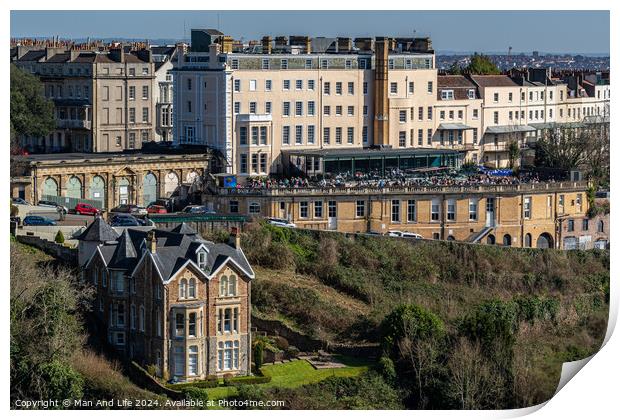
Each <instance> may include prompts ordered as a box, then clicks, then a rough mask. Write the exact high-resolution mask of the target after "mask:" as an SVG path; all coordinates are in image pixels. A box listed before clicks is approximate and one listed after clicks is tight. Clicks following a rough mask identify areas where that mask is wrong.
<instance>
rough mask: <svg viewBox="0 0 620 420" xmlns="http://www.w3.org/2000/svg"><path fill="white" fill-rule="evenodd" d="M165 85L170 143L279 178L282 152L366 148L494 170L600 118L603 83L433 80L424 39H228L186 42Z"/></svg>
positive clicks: (520, 76) (201, 36)
mask: <svg viewBox="0 0 620 420" xmlns="http://www.w3.org/2000/svg"><path fill="white" fill-rule="evenodd" d="M205 34H206V35H205ZM319 41H321V42H319ZM330 42H331V43H330ZM172 73H173V74H174V91H175V92H176V96H175V98H174V115H175V117H174V121H175V124H174V138H175V143H176V144H190V145H195V144H199V145H205V146H209V147H213V148H215V149H218V150H220V151H221V152H222V153H223V155H224V157H225V158H226V161H227V169H226V171H227V172H228V173H234V174H237V175H240V176H255V175H268V174H270V173H282V172H284V171H285V170H286V167H287V166H288V162H287V161H286V159H285V158H284V156H287V152H298V151H304V150H307V151H317V150H321V151H326V150H327V151H329V150H336V149H350V150H361V149H364V148H369V147H377V148H379V147H389V148H392V149H410V150H411V149H414V150H415V149H438V150H457V151H459V152H461V153H462V154H463V156H464V160H469V161H474V162H476V163H479V164H487V165H488V166H495V167H503V166H507V165H508V164H509V161H510V158H509V153H508V151H509V145H510V143H511V142H512V141H513V139H514V140H516V141H517V142H518V144H519V146H520V148H524V147H526V146H527V145H531V142H532V141H535V140H536V139H537V138H538V137H539V136H540V135H541V131H542V130H544V129H547V128H550V127H551V125H552V124H555V123H575V122H576V123H580V122H582V121H583V120H584V118H586V117H597V118H598V117H600V118H601V119H602V120H604V119H605V118H607V119H608V116H609V97H610V95H609V80H608V78H605V77H601V75H589V76H586V77H585V78H584V77H583V76H579V75H568V76H567V77H566V78H565V79H564V80H560V79H558V78H553V77H552V76H551V72H550V71H548V70H545V69H530V70H528V71H527V72H524V73H516V72H515V73H514V74H510V75H493V76H473V75H472V76H445V75H438V71H437V69H436V68H435V57H434V51H433V50H432V46H431V42H430V40H429V39H427V38H422V39H420V38H416V39H404V38H396V39H393V38H385V37H377V38H375V39H370V38H358V39H355V40H354V41H352V40H351V39H350V38H338V39H333V40H332V41H330V40H327V42H325V39H323V38H315V39H311V38H309V37H293V36H291V37H290V39H286V38H285V37H277V38H276V40H275V44H274V43H272V40H271V38H269V37H264V38H263V40H262V45H260V46H255V47H254V48H253V50H252V51H249V50H246V51H243V52H233V48H232V46H231V41H230V37H227V36H224V35H223V34H221V33H220V32H217V31H213V30H192V47H191V51H190V52H187V53H185V54H179V56H178V57H177V60H176V61H175V62H174V68H173V70H172ZM288 155H290V153H288ZM319 163H320V162H313V163H311V165H316V166H317V167H318V165H319ZM314 169H316V168H314Z"/></svg>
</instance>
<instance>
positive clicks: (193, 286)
mask: <svg viewBox="0 0 620 420" xmlns="http://www.w3.org/2000/svg"><path fill="white" fill-rule="evenodd" d="M189 297H190V298H195V297H196V279H194V278H191V279H189Z"/></svg>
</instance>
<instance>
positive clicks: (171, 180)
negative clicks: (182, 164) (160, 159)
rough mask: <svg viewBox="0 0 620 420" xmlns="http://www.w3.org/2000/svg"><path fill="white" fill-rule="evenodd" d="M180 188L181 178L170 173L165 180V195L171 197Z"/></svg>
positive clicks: (174, 173)
mask: <svg viewBox="0 0 620 420" xmlns="http://www.w3.org/2000/svg"><path fill="white" fill-rule="evenodd" d="M178 186H179V176H178V175H177V174H176V172H168V173H167V174H166V177H165V178H164V195H165V196H166V197H170V196H171V195H172V193H173V192H174V191H175V190H176V189H177V187H178Z"/></svg>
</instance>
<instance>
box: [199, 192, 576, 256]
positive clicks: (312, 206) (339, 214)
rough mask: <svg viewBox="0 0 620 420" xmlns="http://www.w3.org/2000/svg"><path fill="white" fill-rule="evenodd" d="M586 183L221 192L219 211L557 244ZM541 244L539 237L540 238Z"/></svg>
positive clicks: (216, 199) (347, 227)
mask: <svg viewBox="0 0 620 420" xmlns="http://www.w3.org/2000/svg"><path fill="white" fill-rule="evenodd" d="M586 190H587V183H585V182H565V183H548V184H522V185H503V186H502V185H499V186H480V187H471V188H465V187H457V188H449V187H442V188H433V187H428V188H425V187H419V188H415V187H410V188H407V187H392V188H383V189H380V188H324V189H321V188H316V189H312V188H307V189H304V188H301V189H282V190H278V189H273V190H260V191H256V190H254V191H252V190H244V189H235V190H226V189H222V190H220V194H218V195H217V196H206V198H205V199H206V200H208V201H209V200H211V201H213V203H214V208H215V210H216V211H217V212H218V213H223V214H243V215H249V216H262V217H276V218H282V219H288V220H290V221H291V222H293V223H295V224H296V225H297V227H299V228H309V229H326V230H336V231H339V232H359V233H365V232H380V233H387V232H388V231H389V230H399V231H403V232H412V233H417V234H419V235H421V236H422V237H423V238H425V239H443V240H457V241H468V242H481V243H492V244H498V245H502V244H504V245H507V246H515V247H537V246H539V247H547V246H548V247H553V248H559V247H560V244H559V242H558V241H559V235H558V234H557V229H558V226H559V220H560V219H561V218H563V217H568V216H570V217H575V218H583V217H586V214H587V211H588V202H587V199H586ZM540 238H543V239H541V242H540V243H538V241H539V239H540Z"/></svg>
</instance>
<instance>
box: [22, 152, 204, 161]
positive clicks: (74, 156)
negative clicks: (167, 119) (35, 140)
mask: <svg viewBox="0 0 620 420" xmlns="http://www.w3.org/2000/svg"><path fill="white" fill-rule="evenodd" d="M209 154H210V153H209V151H202V152H195V151H185V150H184V151H179V153H164V152H159V153H157V152H155V153H144V152H138V153H77V152H76V153H47V154H32V155H27V156H20V158H23V159H25V160H26V161H29V162H31V163H34V162H62V161H93V162H102V161H109V160H123V159H125V160H154V159H161V158H163V159H173V158H179V157H181V158H182V157H187V156H196V157H200V156H209Z"/></svg>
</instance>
